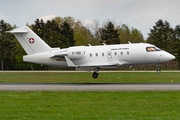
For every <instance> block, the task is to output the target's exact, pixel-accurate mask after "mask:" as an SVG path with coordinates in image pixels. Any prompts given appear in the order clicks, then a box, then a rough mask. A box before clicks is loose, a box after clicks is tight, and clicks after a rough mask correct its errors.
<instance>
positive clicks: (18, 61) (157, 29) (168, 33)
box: [0, 16, 180, 70]
mask: <svg viewBox="0 0 180 120" xmlns="http://www.w3.org/2000/svg"><path fill="white" fill-rule="evenodd" d="M27 26H29V27H30V28H31V29H32V30H33V31H34V32H35V33H36V34H38V35H39V36H40V37H41V38H42V39H43V40H44V41H45V42H46V43H47V44H48V45H50V46H51V47H60V48H67V47H70V46H80V45H88V44H91V45H100V44H124V43H128V41H130V42H131V43H139V42H148V43H152V44H154V45H156V46H157V47H160V48H161V49H163V50H166V51H168V52H170V53H172V54H174V55H175V56H176V57H177V61H180V60H179V56H180V49H179V47H178V46H179V44H180V43H179V39H180V26H179V25H177V26H176V27H175V28H174V29H173V28H172V27H171V26H170V24H169V23H168V22H167V21H163V20H158V21H157V22H156V23H155V25H154V26H153V27H152V28H151V29H150V33H149V34H148V38H147V40H144V38H143V35H142V33H141V32H140V30H138V29H137V28H133V27H131V28H130V27H129V26H128V25H126V24H122V25H115V23H114V22H113V21H107V22H105V23H104V24H103V25H101V26H100V24H99V22H98V21H94V24H93V25H91V26H84V25H83V24H82V22H81V21H80V20H76V19H74V18H73V17H70V16H69V17H64V18H63V17H56V18H54V19H52V20H48V21H46V22H44V21H43V19H36V20H35V21H34V23H33V24H31V25H29V24H27ZM14 28H16V26H15V25H14V26H12V25H10V24H9V23H6V22H5V21H4V20H1V21H0V61H1V70H29V69H58V68H50V67H47V66H43V67H40V66H39V65H35V64H31V63H25V62H23V61H22V56H23V55H25V54H26V53H25V51H24V50H23V49H22V47H21V46H20V44H19V43H18V41H17V40H16V38H15V37H14V35H12V34H9V33H6V31H9V30H12V29H14ZM179 68H180V66H179Z"/></svg>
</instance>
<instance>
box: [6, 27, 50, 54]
mask: <svg viewBox="0 0 180 120" xmlns="http://www.w3.org/2000/svg"><path fill="white" fill-rule="evenodd" d="M8 32H10V33H13V34H14V35H15V37H16V38H17V40H18V41H19V43H20V44H21V46H22V47H23V48H24V50H25V51H26V53H27V54H28V55H32V54H35V53H40V52H46V51H49V50H50V49H51V47H50V46H49V45H47V44H46V43H45V42H44V41H43V40H42V39H41V38H40V37H39V36H38V35H37V34H35V33H34V32H33V31H32V30H31V29H30V28H29V27H27V26H23V27H20V28H16V29H14V30H12V31H8Z"/></svg>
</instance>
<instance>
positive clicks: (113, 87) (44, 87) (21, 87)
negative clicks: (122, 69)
mask: <svg viewBox="0 0 180 120" xmlns="http://www.w3.org/2000/svg"><path fill="white" fill-rule="evenodd" d="M179 90H180V84H55V83H54V84H0V91H179Z"/></svg>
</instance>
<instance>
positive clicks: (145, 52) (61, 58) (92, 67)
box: [9, 26, 175, 78]
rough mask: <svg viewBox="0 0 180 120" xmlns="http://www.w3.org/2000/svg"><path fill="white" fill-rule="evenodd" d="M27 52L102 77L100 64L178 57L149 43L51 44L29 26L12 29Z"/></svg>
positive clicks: (30, 59) (44, 62)
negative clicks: (58, 45) (66, 46)
mask: <svg viewBox="0 0 180 120" xmlns="http://www.w3.org/2000/svg"><path fill="white" fill-rule="evenodd" d="M9 32H10V33H13V34H14V35H15V37H16V38H17V40H18V41H19V43H20V44H21V45H22V47H23V48H24V50H25V51H26V53H27V55H25V56H23V61H25V62H31V63H37V64H41V65H49V66H59V67H74V68H76V70H84V71H94V72H93V74H92V77H93V78H97V77H98V72H99V68H119V67H121V66H125V65H129V66H132V65H140V64H157V65H158V68H157V73H160V72H161V70H160V64H161V63H164V62H167V61H170V60H173V59H175V57H174V56H173V55H171V54H170V53H168V52H166V51H163V50H161V49H159V48H158V47H156V46H154V45H152V44H147V43H134V44H131V43H129V44H117V45H105V44H104V45H99V46H91V45H89V46H76V47H69V48H63V49H60V48H51V47H50V46H49V45H47V44H46V43H45V42H44V41H43V40H42V39H41V38H40V37H39V36H38V35H36V34H35V33H34V32H33V31H32V30H31V29H30V28H29V27H27V26H24V27H20V28H16V29H14V30H12V31H9Z"/></svg>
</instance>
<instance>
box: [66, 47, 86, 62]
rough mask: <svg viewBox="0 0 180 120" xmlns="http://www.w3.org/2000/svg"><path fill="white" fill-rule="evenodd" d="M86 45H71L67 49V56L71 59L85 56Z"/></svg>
mask: <svg viewBox="0 0 180 120" xmlns="http://www.w3.org/2000/svg"><path fill="white" fill-rule="evenodd" d="M85 52H86V51H85V47H84V46H80V47H70V48H68V50H67V56H68V57H69V58H70V59H80V58H83V57H84V56H85Z"/></svg>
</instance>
